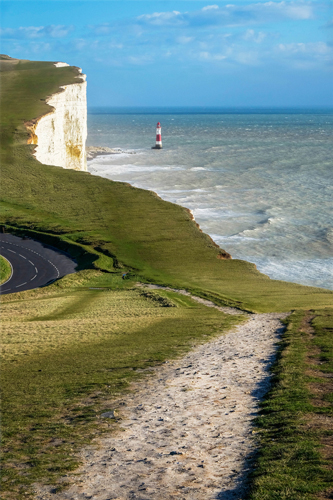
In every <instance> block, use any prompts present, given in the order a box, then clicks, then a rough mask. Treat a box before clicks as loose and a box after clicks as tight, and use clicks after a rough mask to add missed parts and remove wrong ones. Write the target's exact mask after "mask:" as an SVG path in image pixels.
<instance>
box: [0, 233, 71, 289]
mask: <svg viewBox="0 0 333 500" xmlns="http://www.w3.org/2000/svg"><path fill="white" fill-rule="evenodd" d="M0 254H1V255H2V256H3V257H5V259H7V260H8V261H9V263H10V264H11V267H12V275H11V277H10V278H9V279H8V280H7V281H6V282H5V283H3V284H2V285H1V286H0V294H2V295H4V294H7V293H15V292H22V291H24V290H31V289H33V288H38V287H41V286H45V285H47V284H48V283H50V282H52V281H54V280H56V279H58V278H61V277H62V276H65V275H66V274H71V273H75V268H76V265H77V264H76V262H74V261H73V260H72V259H71V258H69V257H68V256H67V255H66V254H64V253H62V252H60V251H57V250H56V249H54V248H51V247H49V246H47V245H44V244H43V243H40V242H39V241H35V240H31V239H27V238H19V237H18V236H13V235H12V234H0Z"/></svg>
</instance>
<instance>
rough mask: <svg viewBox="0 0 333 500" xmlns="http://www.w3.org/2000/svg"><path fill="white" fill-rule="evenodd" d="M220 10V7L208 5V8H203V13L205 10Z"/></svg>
mask: <svg viewBox="0 0 333 500" xmlns="http://www.w3.org/2000/svg"><path fill="white" fill-rule="evenodd" d="M218 8H219V6H218V5H207V7H202V9H201V10H203V11H205V10H216V9H218Z"/></svg>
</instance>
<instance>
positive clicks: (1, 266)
mask: <svg viewBox="0 0 333 500" xmlns="http://www.w3.org/2000/svg"><path fill="white" fill-rule="evenodd" d="M11 274H12V268H11V267H10V264H9V262H8V260H7V259H5V258H4V257H2V256H1V255H0V284H1V283H4V282H5V281H7V280H8V278H9V277H10V275H11Z"/></svg>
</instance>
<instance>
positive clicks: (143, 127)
mask: <svg viewBox="0 0 333 500" xmlns="http://www.w3.org/2000/svg"><path fill="white" fill-rule="evenodd" d="M157 122H160V123H161V127H162V143H163V149H161V150H155V149H152V146H154V145H155V130H156V124H157ZM87 145H88V146H106V147H110V148H114V149H116V150H117V152H116V153H115V154H108V155H100V156H97V157H95V158H94V159H92V160H90V161H89V162H88V170H89V171H90V172H91V174H93V175H99V176H102V177H106V178H108V179H112V180H114V181H125V182H128V183H130V184H132V185H133V186H136V187H140V188H144V189H150V190H152V191H155V192H156V193H157V194H158V195H159V196H160V197H161V198H163V199H164V200H168V201H171V202H174V203H177V204H179V205H182V206H184V207H187V208H189V209H190V210H191V211H192V213H193V215H194V217H195V220H196V221H197V222H198V224H199V225H200V227H201V229H202V230H203V231H204V232H206V233H208V234H209V235H210V236H211V237H212V238H213V240H214V241H215V242H216V243H217V244H218V245H219V246H220V247H221V248H223V249H224V250H226V251H227V252H229V253H230V254H231V255H232V257H233V258H234V259H243V260H247V261H250V262H253V263H255V264H256V266H257V268H258V269H259V270H260V271H261V272H262V273H264V274H266V275H268V276H270V277H271V278H273V279H278V280H285V281H291V282H296V283H301V284H304V285H311V286H319V287H323V288H327V289H330V290H333V210H332V208H333V201H332V200H333V161H332V157H333V155H332V152H333V109H330V110H325V109H322V110H319V109H316V110H305V109H304V110H302V109H296V110H291V109H285V110H283V109H212V108H183V109H180V108H174V109H172V108H168V109H166V108H160V109H158V108H156V109H152V108H149V109H144V108H141V109H138V108H135V109H130V108H127V109H116V108H98V109H90V112H89V114H88V141H87Z"/></svg>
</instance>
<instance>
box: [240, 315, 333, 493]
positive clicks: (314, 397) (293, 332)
mask: <svg viewBox="0 0 333 500" xmlns="http://www.w3.org/2000/svg"><path fill="white" fill-rule="evenodd" d="M312 317H314V318H313V319H312V321H311V318H312ZM304 318H305V319H306V318H308V321H304ZM307 323H308V324H309V323H310V324H311V325H312V327H314V331H313V332H311V333H310V332H309V325H308V326H307ZM332 324H333V314H332V310H329V309H326V310H325V309H323V310H318V311H311V312H304V311H303V312H301V311H299V312H294V313H293V314H292V315H291V316H290V317H289V318H288V320H287V325H288V327H287V331H286V332H285V334H284V335H283V339H282V341H281V343H280V354H279V357H278V360H277V362H276V364H275V367H274V369H273V373H274V380H273V387H272V389H271V391H270V393H269V394H268V396H267V399H266V401H265V402H264V403H263V405H262V411H261V415H260V417H259V418H258V419H257V425H258V430H259V434H258V435H259V446H260V448H259V454H258V458H257V463H256V470H255V472H254V473H252V478H251V481H252V485H251V493H250V494H249V497H248V498H249V499H250V500H259V499H260V500H281V499H283V500H284V499H286V500H287V499H288V500H313V499H315V498H331V497H330V496H325V497H323V496H321V495H322V494H324V493H325V492H326V491H331V492H332V490H333V476H332V467H333V456H332V455H331V456H330V457H328V456H326V454H325V453H324V444H328V443H330V446H331V447H332V444H333V431H332V418H333V410H332V405H331V404H329V401H330V402H331V401H332V378H331V377H332V374H333V349H332V348H333V338H332ZM310 331H311V329H310ZM318 362H319V363H321V364H318ZM325 375H326V376H325ZM327 375H329V377H327ZM318 385H319V386H320V388H321V391H320V392H319V395H318V390H316V389H318Z"/></svg>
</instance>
